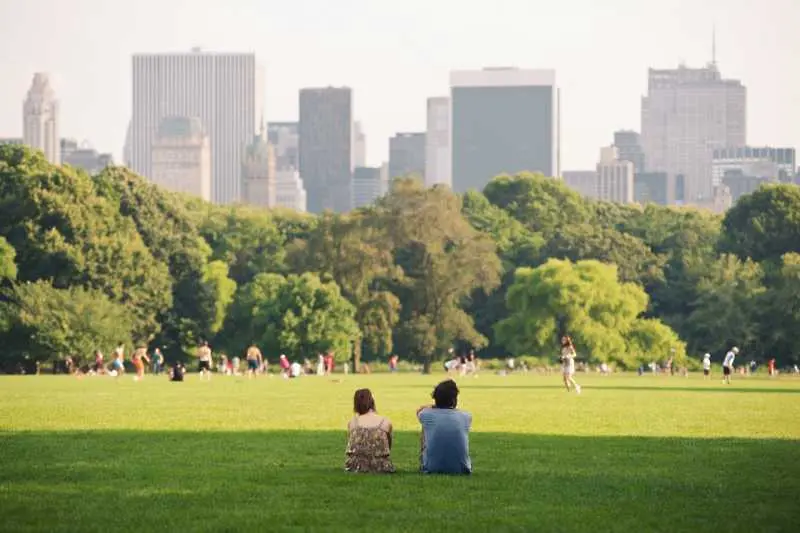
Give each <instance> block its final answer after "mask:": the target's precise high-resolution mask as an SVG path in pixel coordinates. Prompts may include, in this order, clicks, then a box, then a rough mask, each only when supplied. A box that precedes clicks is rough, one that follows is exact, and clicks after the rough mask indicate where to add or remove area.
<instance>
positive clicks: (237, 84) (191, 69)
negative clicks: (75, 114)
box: [128, 49, 263, 204]
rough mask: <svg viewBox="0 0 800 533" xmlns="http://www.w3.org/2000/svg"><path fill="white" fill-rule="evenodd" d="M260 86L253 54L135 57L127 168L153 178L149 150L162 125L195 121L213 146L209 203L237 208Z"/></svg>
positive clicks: (259, 112)
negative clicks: (171, 121) (176, 118)
mask: <svg viewBox="0 0 800 533" xmlns="http://www.w3.org/2000/svg"><path fill="white" fill-rule="evenodd" d="M262 86H263V80H262V72H261V69H260V68H259V67H258V66H257V65H256V57H255V55H254V54H227V53H208V52H202V51H200V50H199V49H194V50H192V51H191V52H190V53H184V54H141V55H135V56H133V118H132V121H131V131H130V136H129V150H128V152H129V157H130V161H129V166H130V168H131V169H132V170H134V171H135V172H137V173H139V174H141V175H143V176H146V177H151V174H152V168H151V166H150V161H151V157H150V150H151V147H152V146H153V140H154V139H155V136H156V133H157V131H158V125H159V123H160V122H161V120H162V119H164V118H165V117H170V116H181V117H197V118H199V119H200V121H201V122H202V125H203V129H204V130H205V132H206V133H207V134H208V137H209V140H210V142H211V164H212V170H211V180H212V193H211V198H212V200H213V201H214V202H215V203H223V204H225V203H234V202H238V201H239V200H240V198H241V183H242V179H241V171H242V161H243V159H244V153H245V148H246V147H247V145H248V144H249V143H250V141H251V140H252V138H253V134H254V133H255V132H256V131H258V120H259V119H260V118H261V115H262V109H261V105H262V94H263V87H262Z"/></svg>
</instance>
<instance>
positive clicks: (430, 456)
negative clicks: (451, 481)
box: [419, 408, 472, 474]
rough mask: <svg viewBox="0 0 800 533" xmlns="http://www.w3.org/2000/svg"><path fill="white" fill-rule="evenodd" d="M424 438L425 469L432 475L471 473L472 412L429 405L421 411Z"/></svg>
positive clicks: (423, 463) (420, 418) (423, 465)
mask: <svg viewBox="0 0 800 533" xmlns="http://www.w3.org/2000/svg"><path fill="white" fill-rule="evenodd" d="M419 421H420V424H422V432H423V437H424V439H425V451H424V452H423V456H422V470H423V472H426V473H431V474H469V473H470V472H472V462H471V461H470V458H469V437H468V435H469V430H470V427H471V426H472V415H471V414H469V413H467V412H465V411H458V410H456V409H437V408H427V409H423V410H422V411H420V413H419Z"/></svg>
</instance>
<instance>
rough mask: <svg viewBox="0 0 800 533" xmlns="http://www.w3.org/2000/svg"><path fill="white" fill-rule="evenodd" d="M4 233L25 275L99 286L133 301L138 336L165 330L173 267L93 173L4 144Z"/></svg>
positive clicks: (0, 154)
mask: <svg viewBox="0 0 800 533" xmlns="http://www.w3.org/2000/svg"><path fill="white" fill-rule="evenodd" d="M0 235H2V236H4V237H5V238H6V239H7V240H8V242H9V243H10V244H11V246H13V247H14V249H15V250H16V259H17V267H18V276H19V279H20V280H21V281H36V280H39V279H47V280H51V281H52V284H53V286H54V287H56V288H61V289H64V288H70V287H73V286H81V287H85V288H87V289H97V290H99V291H101V292H103V293H104V294H105V295H106V296H108V297H109V298H110V299H111V300H112V301H114V302H117V303H119V304H121V305H123V306H124V307H125V308H126V309H127V311H128V313H130V314H131V315H132V317H133V319H134V320H133V324H134V333H135V335H136V336H137V337H138V338H142V339H149V338H151V337H152V336H153V335H155V334H156V333H157V332H158V330H159V321H158V316H159V314H160V313H162V312H164V311H165V310H167V309H168V308H169V306H170V304H171V297H170V291H169V283H170V280H169V273H168V271H167V268H166V266H164V265H163V264H161V263H159V262H158V261H156V260H155V259H154V257H153V255H152V254H151V253H150V250H149V249H148V248H147V246H145V244H144V243H143V242H142V238H141V236H140V235H139V233H138V231H137V228H136V226H135V225H134V224H133V223H132V222H131V221H130V220H129V219H128V218H126V217H125V216H122V215H121V214H120V212H119V210H118V209H117V206H116V205H115V204H114V203H113V202H111V201H109V200H108V199H107V198H106V197H104V196H103V195H99V194H98V188H97V187H96V186H95V184H94V183H93V181H92V179H91V178H90V177H89V176H88V175H86V173H84V172H76V171H75V170H74V169H72V168H70V167H68V166H64V167H59V166H54V165H51V164H49V163H48V162H47V161H46V160H45V159H44V156H43V155H42V154H41V153H40V152H38V151H33V150H30V149H28V148H25V147H20V146H0Z"/></svg>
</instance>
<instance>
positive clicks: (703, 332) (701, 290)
mask: <svg viewBox="0 0 800 533" xmlns="http://www.w3.org/2000/svg"><path fill="white" fill-rule="evenodd" d="M763 278H764V271H763V269H762V268H761V266H760V265H759V264H758V263H755V262H753V261H751V260H749V259H747V260H745V261H741V260H739V259H738V258H737V257H736V256H734V255H730V254H725V255H723V256H721V257H720V258H719V259H718V260H717V261H715V262H714V263H712V264H711V265H709V266H708V267H707V269H706V271H705V272H704V274H703V275H702V276H701V277H700V281H699V282H698V285H697V294H698V296H697V300H696V301H695V302H694V304H693V308H694V309H693V311H692V313H691V315H690V316H689V320H688V326H689V327H690V328H691V332H692V335H691V337H690V344H689V346H690V348H691V349H692V351H693V352H722V351H725V350H727V349H729V348H730V347H731V346H733V345H737V346H739V347H740V348H742V349H743V351H744V352H749V353H750V354H756V353H758V351H759V348H760V346H759V342H758V341H759V336H760V324H759V315H758V313H759V302H760V300H761V296H762V295H763V293H764V291H765V290H766V289H765V287H764V283H763Z"/></svg>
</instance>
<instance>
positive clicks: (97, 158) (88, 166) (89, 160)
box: [61, 139, 114, 175]
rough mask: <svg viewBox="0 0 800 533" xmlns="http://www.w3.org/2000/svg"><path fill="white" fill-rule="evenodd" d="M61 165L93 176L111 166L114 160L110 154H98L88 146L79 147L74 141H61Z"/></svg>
mask: <svg viewBox="0 0 800 533" xmlns="http://www.w3.org/2000/svg"><path fill="white" fill-rule="evenodd" d="M61 163H62V164H66V165H69V166H71V167H75V168H80V169H83V170H85V171H86V172H88V173H89V174H92V175H94V174H97V173H98V172H101V171H102V170H103V169H104V168H106V167H109V166H112V165H113V164H114V158H113V157H112V156H111V154H101V153H98V151H97V150H95V149H94V148H92V147H90V146H87V145H79V144H78V142H77V141H75V140H74V139H61Z"/></svg>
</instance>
